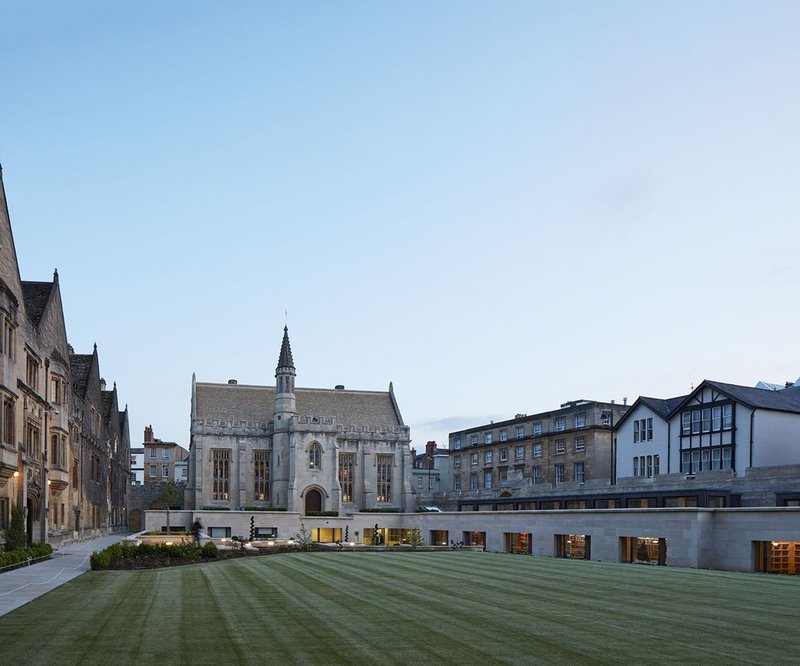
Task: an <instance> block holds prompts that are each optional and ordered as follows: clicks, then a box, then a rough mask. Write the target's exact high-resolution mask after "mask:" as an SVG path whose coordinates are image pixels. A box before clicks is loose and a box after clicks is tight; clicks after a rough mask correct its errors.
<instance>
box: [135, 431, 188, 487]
mask: <svg viewBox="0 0 800 666" xmlns="http://www.w3.org/2000/svg"><path fill="white" fill-rule="evenodd" d="M143 449H144V463H143V466H144V483H145V484H147V483H183V482H185V481H186V478H185V476H184V474H183V470H185V469H186V458H187V457H188V455H189V452H188V451H187V450H186V449H184V448H183V447H182V446H181V445H180V444H177V443H176V442H164V441H162V440H160V439H157V438H156V437H154V435H153V426H147V427H145V429H144V443H143Z"/></svg>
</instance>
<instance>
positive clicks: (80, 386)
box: [69, 354, 93, 396]
mask: <svg viewBox="0 0 800 666" xmlns="http://www.w3.org/2000/svg"><path fill="white" fill-rule="evenodd" d="M92 358H93V355H92V354H70V355H69V367H70V371H71V373H72V384H73V386H74V387H75V389H76V390H77V391H78V393H80V395H83V396H85V395H86V385H87V384H88V383H89V374H90V373H91V370H92Z"/></svg>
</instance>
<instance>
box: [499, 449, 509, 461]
mask: <svg viewBox="0 0 800 666" xmlns="http://www.w3.org/2000/svg"><path fill="white" fill-rule="evenodd" d="M500 462H508V449H500Z"/></svg>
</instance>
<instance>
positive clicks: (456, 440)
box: [453, 435, 461, 449]
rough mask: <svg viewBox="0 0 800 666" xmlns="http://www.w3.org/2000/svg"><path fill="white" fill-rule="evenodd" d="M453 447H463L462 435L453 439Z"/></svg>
mask: <svg viewBox="0 0 800 666" xmlns="http://www.w3.org/2000/svg"><path fill="white" fill-rule="evenodd" d="M453 448H454V449H460V448H461V435H459V436H458V437H455V438H454V439H453Z"/></svg>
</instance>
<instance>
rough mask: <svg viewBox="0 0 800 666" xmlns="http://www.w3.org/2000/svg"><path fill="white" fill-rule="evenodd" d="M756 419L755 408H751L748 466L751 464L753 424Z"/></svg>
mask: <svg viewBox="0 0 800 666" xmlns="http://www.w3.org/2000/svg"><path fill="white" fill-rule="evenodd" d="M755 419H756V410H755V408H753V411H752V412H750V464H749V465H748V467H752V466H753V425H754V423H755Z"/></svg>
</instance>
